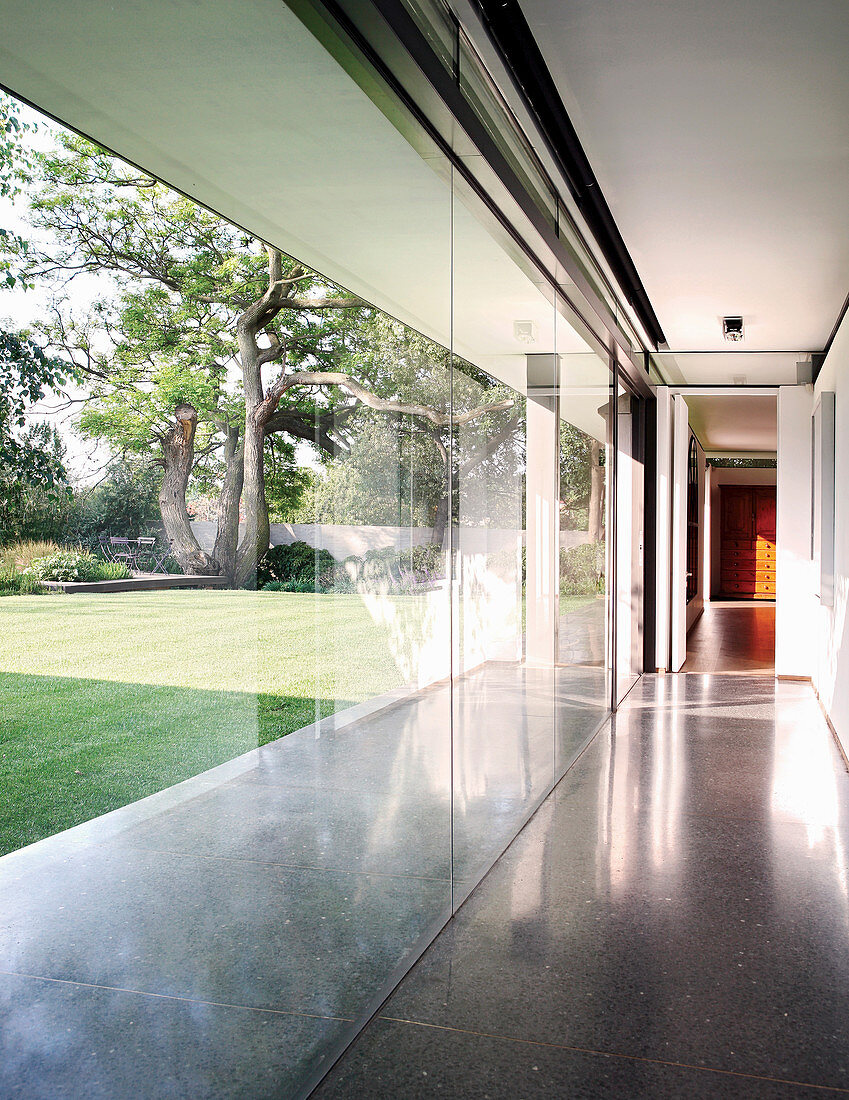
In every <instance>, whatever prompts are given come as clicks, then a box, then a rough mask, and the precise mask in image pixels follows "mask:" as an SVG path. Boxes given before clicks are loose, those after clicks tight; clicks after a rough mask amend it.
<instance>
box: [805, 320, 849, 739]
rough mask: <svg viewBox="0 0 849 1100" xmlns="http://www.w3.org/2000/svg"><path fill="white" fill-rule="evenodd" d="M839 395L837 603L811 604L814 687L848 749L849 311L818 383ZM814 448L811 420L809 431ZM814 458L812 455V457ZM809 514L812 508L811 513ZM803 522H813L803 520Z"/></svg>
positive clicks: (837, 425)
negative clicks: (848, 494) (825, 605)
mask: <svg viewBox="0 0 849 1100" xmlns="http://www.w3.org/2000/svg"><path fill="white" fill-rule="evenodd" d="M827 390H831V391H833V392H834V394H835V404H836V424H835V462H834V470H835V483H836V486H837V491H836V493H835V524H834V528H835V531H834V604H833V606H832V607H823V606H821V605H820V603H819V600H817V599H816V598H815V597H814V596H813V591H814V587H813V578H812V579H811V585H810V587H809V591H810V592H811V600H812V603H813V624H814V625H813V632H814V639H815V645H816V669H815V671H814V686H815V687H816V689H817V691H818V692H819V696H820V699H821V700H822V704H823V706H824V707H825V710H826V712H827V714H828V716H829V718H830V720H831V722H832V725H833V726H834V728H835V730H836V732H837V735H838V737H839V738H840V739H841V742H842V743H843V745H844V747H847V748H849V622H847V603H848V602H849V509H847V497H846V493H845V491H843V492H842V491H841V489H842V488H843V487H844V486H846V485H847V484H849V316H847V317H846V318H844V320H843V323H842V325H841V326H840V328H839V329H838V331H837V334H836V336H835V338H834V342H833V343H832V346H831V350H830V351H829V353H828V356H827V358H826V361H825V363H824V364H823V369H822V371H821V372H820V375H819V378H818V379H817V383H816V392H815V398H816V395H818V394H820V393H822V392H823V391H827ZM812 407H813V406H812ZM806 438H807V444H808V447H810V425H809V427H808V432H807V433H806ZM809 461H810V459H809ZM809 514H810V513H809ZM805 527H808V528H809V527H810V524H809V523H807V522H806V523H805Z"/></svg>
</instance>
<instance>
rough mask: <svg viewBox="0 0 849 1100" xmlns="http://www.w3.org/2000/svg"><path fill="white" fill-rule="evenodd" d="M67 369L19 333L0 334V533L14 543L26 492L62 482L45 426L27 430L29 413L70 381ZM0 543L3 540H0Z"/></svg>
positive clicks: (53, 440) (58, 450)
mask: <svg viewBox="0 0 849 1100" xmlns="http://www.w3.org/2000/svg"><path fill="white" fill-rule="evenodd" d="M70 373H71V372H70V371H69V370H68V368H67V366H66V365H64V364H62V363H60V362H59V361H58V360H56V359H53V358H51V357H49V356H48V355H46V354H45V352H44V351H43V349H42V348H40V347H39V346H38V345H37V344H35V343H34V342H33V341H32V340H31V339H30V338H29V337H28V336H26V335H24V334H21V333H14V332H4V331H1V330H0V487H2V488H3V490H4V491H3V495H2V500H3V504H2V505H0V520H2V523H0V527H2V529H3V530H4V531H5V532H8V534H7V536H6V537H7V538H9V537H19V535H20V533H21V532H20V531H19V530H17V528H18V526H19V524H20V520H19V516H20V514H21V513H22V512H25V511H26V507H25V502H24V497H25V495H26V492H27V490H28V489H29V488H30V487H39V488H42V489H47V490H52V489H54V488H60V489H61V488H62V487H63V486H64V485H65V482H66V475H65V468H64V465H63V461H62V459H63V453H62V446H61V442H60V440H59V437H58V435H57V433H56V432H55V430H54V429H52V428H50V426H49V425H47V424H43V423H41V424H30V425H29V426H28V425H27V414H28V412H29V410H30V409H31V408H32V406H33V405H35V404H36V403H37V402H38V401H40V400H41V399H42V398H43V397H44V396H45V395H46V393H47V392H48V391H49V390H56V389H58V388H59V387H61V386H63V385H64V384H65V383H66V382H67V380H68V378H69V377H70ZM0 538H3V536H2V535H0Z"/></svg>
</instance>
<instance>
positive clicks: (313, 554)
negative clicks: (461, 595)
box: [256, 542, 445, 592]
mask: <svg viewBox="0 0 849 1100" xmlns="http://www.w3.org/2000/svg"><path fill="white" fill-rule="evenodd" d="M444 576H445V558H444V555H443V552H442V549H441V547H439V546H432V545H427V546H413V547H412V548H408V549H406V550H396V549H395V548H394V547H392V546H389V547H386V548H385V549H383V550H369V551H368V552H367V553H366V555H365V556H364V557H362V558H360V557H358V556H357V555H356V554H351V555H350V556H349V557H347V558H345V560H344V561H336V559H335V558H334V557H333V556H332V555H331V554H330V553H329V552H328V551H327V550H318V551H317V550H315V549H314V548H313V547H312V546H309V545H308V544H307V543H305V542H293V543H291V544H290V545H288V546H273V547H272V548H271V549H270V550H269V551H268V553H267V554H266V555H265V557H264V558H263V560H262V561H261V562H260V563H259V565H258V566H257V574H256V586H257V588H259V589H261V590H262V591H263V592H356V591H358V589H360V588H363V587H365V588H374V587H378V586H379V587H381V588H387V589H388V590H389V591H392V592H407V591H409V590H410V589H411V588H420V587H422V586H425V585H430V584H433V582H434V581H435V580H438V579H440V578H441V577H444Z"/></svg>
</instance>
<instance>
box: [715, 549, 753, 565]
mask: <svg viewBox="0 0 849 1100" xmlns="http://www.w3.org/2000/svg"><path fill="white" fill-rule="evenodd" d="M757 558H758V554H757V551H756V550H723V551H722V568H723V569H726V568H727V569H737V568H739V566H740V565H742V564H743V563H744V562H749V563H751V565H752V567H753V568H754V564H755V562H756V561H757Z"/></svg>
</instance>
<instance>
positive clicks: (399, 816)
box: [0, 664, 605, 1100]
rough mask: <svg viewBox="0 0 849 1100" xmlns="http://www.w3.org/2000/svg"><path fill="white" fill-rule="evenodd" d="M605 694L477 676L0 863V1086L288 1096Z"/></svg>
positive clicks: (601, 682)
mask: <svg viewBox="0 0 849 1100" xmlns="http://www.w3.org/2000/svg"><path fill="white" fill-rule="evenodd" d="M452 702H453V721H452ZM604 704H605V679H604V673H603V671H602V670H601V669H594V668H583V669H582V668H574V669H557V670H534V669H531V668H525V667H523V666H518V665H515V664H513V665H508V664H505V665H498V664H493V665H489V666H485V667H483V668H481V669H479V670H478V671H476V672H473V673H471V674H470V675H468V676H467V677H465V678H463V679H460V680H458V681H457V682H456V684H455V689H454V692H453V698H452V695H451V694H450V692H449V688H448V686H447V685H445V684H440V685H435V686H433V687H431V688H428V689H425V690H424V691H421V692H418V693H416V694H414V695H411V696H409V697H407V698H404V699H400V700H397V701H395V703H394V704H393V705H392V706H390V707H388V708H384V709H378V710H374V711H373V712H369V705H363V706H361V707H358V708H352V710H351V711H349V712H347V713H345V714H341V715H339V716H335V717H333V718H329V719H325V720H324V721H323V722H322V723H321V726H320V727H318V728H314V727H310V728H307V729H304V730H300V731H298V732H296V733H293V734H290V735H289V736H288V737H285V738H282V739H281V740H280V741H277V742H274V743H273V744H271V745H267V746H265V747H264V748H262V749H257V750H254V751H252V752H250V753H248V754H246V755H245V756H243V757H240V758H238V759H237V760H235V761H232V762H230V763H228V764H224V765H222V766H221V767H219V768H215V769H213V770H212V771H210V772H206V773H203V774H202V775H199V776H197V777H195V778H194V779H190V780H188V781H187V782H185V783H180V784H178V785H177V786H175V787H172V788H169V789H168V790H165V791H163V792H161V793H160V794H156V795H153V796H151V797H150V798H146V799H144V800H142V801H140V802H137V803H135V804H133V805H131V806H127V807H124V808H123V809H119V810H116V811H114V812H113V813H110V814H107V815H105V816H104V817H102V818H99V819H96V820H94V821H91V822H88V823H86V824H84V825H81V826H78V827H76V828H74V829H71V830H68V831H67V832H65V833H61V834H59V835H57V836H55V837H51V838H49V839H47V840H44V841H40V842H39V843H37V844H33V845H31V846H30V847H28V848H24V849H21V850H20V851H18V852H13V853H11V854H10V855H8V856H6V857H4V858H3V859H0V1100H6V1098H7V1097H16V1098H26V1100H30V1098H38V1100H42V1098H43V1100H48V1098H49V1100H58V1098H68V1100H78V1098H83V1097H84V1098H85V1100H92V1098H104V1100H117V1098H124V1097H126V1098H132V1100H139V1098H151V1100H160V1098H163V1097H173V1098H181V1100H182V1098H192V1100H194V1098H196V1097H222V1098H224V1097H227V1098H230V1097H250V1098H256V1100H266V1098H268V1097H293V1096H297V1095H300V1094H301V1093H302V1092H303V1091H304V1089H305V1088H306V1086H307V1083H308V1082H309V1081H310V1079H311V1078H312V1077H313V1075H315V1074H317V1073H319V1072H320V1071H321V1069H322V1067H323V1066H325V1065H326V1064H327V1062H328V1060H329V1059H331V1058H332V1056H333V1053H334V1051H335V1050H336V1049H337V1048H339V1049H341V1045H344V1043H345V1042H346V1041H347V1039H348V1037H349V1036H350V1034H351V1033H352V1032H353V1029H354V1028H355V1027H356V1022H357V1021H358V1019H360V1018H363V1019H367V1018H368V1016H370V1015H371V1013H372V1012H373V1011H374V1009H375V1008H376V1007H377V1006H378V1005H379V1003H380V1000H381V999H382V996H383V995H385V994H384V993H382V990H384V989H388V988H391V985H392V984H394V983H393V977H392V976H393V973H394V972H395V971H396V970H397V969H398V968H404V967H405V966H406V965H408V963H409V961H410V960H411V958H412V957H413V952H415V951H416V950H417V949H419V948H420V947H421V946H422V945H423V944H424V943H426V942H428V941H429V940H430V939H431V938H432V936H433V934H434V932H435V931H436V930H437V929H438V928H439V927H441V925H442V924H443V923H444V922H445V920H446V919H447V918H448V916H450V913H451V908H452V900H453V901H456V899H457V898H461V897H463V896H464V894H465V893H467V892H468V890H469V889H471V887H472V886H473V885H474V883H475V882H476V881H477V879H478V878H479V877H480V874H482V873H483V871H484V870H485V869H486V868H487V867H488V866H489V865H490V864H491V863H492V861H493V860H494V859H495V858H496V857H497V856H498V855H499V854H500V852H501V851H502V850H503V849H504V847H505V846H506V845H507V843H508V842H509V840H510V839H511V838H512V836H514V835H515V833H516V831H517V830H518V829H519V828H520V826H521V825H522V823H523V822H524V820H525V819H526V818H527V816H528V815H529V814H530V812H531V811H532V810H533V808H534V807H535V806H536V805H537V804H538V803H539V801H540V800H541V799H542V798H544V796H545V795H546V793H547V792H548V791H549V790H550V789H551V787H552V786H553V784H554V781H555V779H556V777H557V775H558V774H562V771H563V769H564V768H566V767H567V766H568V764H569V763H571V761H572V760H573V759H574V757H575V755H576V754H577V753H578V752H580V750H581V748H582V747H583V746H584V745H585V744H586V742H587V741H588V739H589V738H590V736H591V735H592V733H593V732H594V731H595V729H596V728H597V727H598V725H599V722H600V721H601V720H602V719H603V716H604ZM131 720H132V716H131V715H130V716H128V722H131ZM387 983H389V984H387Z"/></svg>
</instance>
